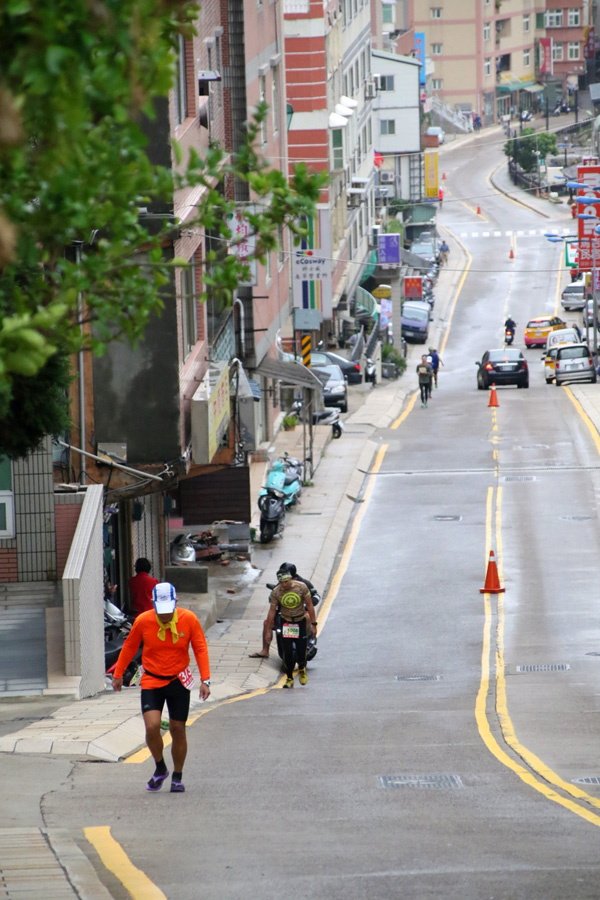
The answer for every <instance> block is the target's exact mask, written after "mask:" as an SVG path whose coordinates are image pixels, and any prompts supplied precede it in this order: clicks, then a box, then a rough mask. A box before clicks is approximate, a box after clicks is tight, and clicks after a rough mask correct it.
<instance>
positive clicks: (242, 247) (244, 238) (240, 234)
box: [229, 209, 258, 287]
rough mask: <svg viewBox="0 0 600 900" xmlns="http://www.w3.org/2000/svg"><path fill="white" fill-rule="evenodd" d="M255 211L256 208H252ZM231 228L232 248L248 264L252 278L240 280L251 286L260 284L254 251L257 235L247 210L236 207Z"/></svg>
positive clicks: (235, 254)
mask: <svg viewBox="0 0 600 900" xmlns="http://www.w3.org/2000/svg"><path fill="white" fill-rule="evenodd" d="M250 212H254V210H250ZM229 230H230V233H231V244H230V249H231V252H232V253H233V255H234V256H236V257H237V259H238V261H239V262H241V263H244V264H245V265H247V266H248V268H249V270H250V280H249V281H240V282H239V284H240V285H243V286H246V287H248V286H251V285H255V284H258V278H257V268H256V259H254V258H253V257H254V251H255V248H256V236H255V234H254V229H253V228H252V226H251V225H250V222H249V221H248V217H247V215H246V211H242V210H241V209H236V211H235V212H234V213H232V214H231V215H230V216H229Z"/></svg>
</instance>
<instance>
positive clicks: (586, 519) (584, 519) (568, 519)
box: [559, 516, 594, 522]
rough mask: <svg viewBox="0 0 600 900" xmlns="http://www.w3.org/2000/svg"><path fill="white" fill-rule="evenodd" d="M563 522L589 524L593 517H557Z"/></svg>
mask: <svg viewBox="0 0 600 900" xmlns="http://www.w3.org/2000/svg"><path fill="white" fill-rule="evenodd" d="M559 518H560V519H562V520H563V522H589V521H590V519H593V518H594V517H593V516H559Z"/></svg>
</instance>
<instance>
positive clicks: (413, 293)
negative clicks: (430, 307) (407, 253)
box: [404, 275, 423, 300]
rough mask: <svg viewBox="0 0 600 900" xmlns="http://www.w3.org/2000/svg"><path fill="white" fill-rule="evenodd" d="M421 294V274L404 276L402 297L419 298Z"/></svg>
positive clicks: (408, 298)
mask: <svg viewBox="0 0 600 900" xmlns="http://www.w3.org/2000/svg"><path fill="white" fill-rule="evenodd" d="M422 296H423V278H422V276H421V275H405V276H404V299H405V300H415V299H416V298H418V299H419V300H420V299H421V297H422Z"/></svg>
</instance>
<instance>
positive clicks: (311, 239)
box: [292, 210, 332, 319]
mask: <svg viewBox="0 0 600 900" xmlns="http://www.w3.org/2000/svg"><path fill="white" fill-rule="evenodd" d="M328 223H329V210H318V211H317V213H316V214H315V216H314V217H313V218H312V219H310V221H309V222H307V223H306V225H307V229H308V234H307V235H306V237H305V238H303V239H302V242H301V244H300V248H299V249H294V250H293V251H292V296H293V302H294V306H297V307H299V308H300V309H315V310H319V312H320V313H321V315H322V316H323V318H324V319H330V318H331V312H332V290H331V252H330V251H331V248H330V240H329V234H330V229H329V227H328Z"/></svg>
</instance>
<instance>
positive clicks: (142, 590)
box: [129, 556, 158, 616]
mask: <svg viewBox="0 0 600 900" xmlns="http://www.w3.org/2000/svg"><path fill="white" fill-rule="evenodd" d="M133 568H134V569H135V575H133V576H132V577H131V578H130V579H129V604H130V609H131V612H132V613H133V615H134V616H137V615H139V614H140V613H143V612H148V610H149V609H153V605H152V591H153V590H154V588H155V587H156V585H157V584H158V578H153V577H152V575H151V574H150V572H151V570H152V564H151V563H150V560H149V559H146V558H145V557H144V556H140V558H139V559H136V561H135V565H134V567H133Z"/></svg>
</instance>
